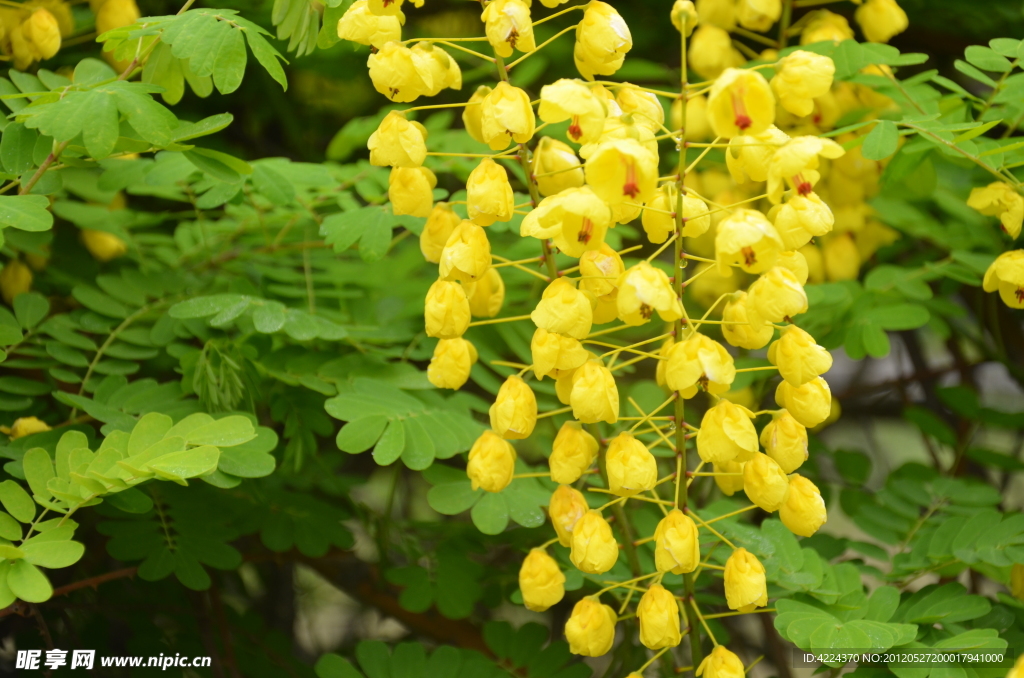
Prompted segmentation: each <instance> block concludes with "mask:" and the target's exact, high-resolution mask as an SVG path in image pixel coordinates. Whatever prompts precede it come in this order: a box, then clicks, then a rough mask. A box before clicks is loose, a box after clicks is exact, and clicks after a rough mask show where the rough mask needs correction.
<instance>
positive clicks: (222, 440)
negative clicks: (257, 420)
mask: <svg viewBox="0 0 1024 678" xmlns="http://www.w3.org/2000/svg"><path fill="white" fill-rule="evenodd" d="M255 437H256V430H255V429H254V428H253V425H252V422H251V421H250V420H249V418H248V417H243V416H241V415H235V416H232V417H224V418H223V419H218V420H216V421H214V422H211V423H209V424H206V425H205V426H201V427H199V428H196V429H194V430H193V431H191V432H190V433H189V434H188V435H186V436H185V440H186V441H187V442H188V443H189V444H190V445H216V446H218V447H231V446H233V445H241V444H242V443H244V442H247V441H249V440H252V439H253V438H255Z"/></svg>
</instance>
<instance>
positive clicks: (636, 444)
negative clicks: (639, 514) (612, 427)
mask: <svg viewBox="0 0 1024 678" xmlns="http://www.w3.org/2000/svg"><path fill="white" fill-rule="evenodd" d="M605 463H606V466H607V472H608V489H609V490H611V491H612V492H614V493H615V494H618V495H621V496H632V495H634V494H638V493H640V492H646V491H647V490H650V489H653V488H654V485H655V483H657V482H658V462H657V461H655V459H654V455H653V454H651V452H650V450H648V449H647V446H646V445H644V444H643V443H642V442H640V441H639V440H637V439H636V438H634V437H633V434H631V433H627V432H622V433H620V434H619V435H617V436H615V438H613V439H612V441H611V443H609V444H608V451H607V453H606V460H605Z"/></svg>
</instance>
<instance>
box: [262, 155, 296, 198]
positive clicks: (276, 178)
mask: <svg viewBox="0 0 1024 678" xmlns="http://www.w3.org/2000/svg"><path fill="white" fill-rule="evenodd" d="M252 175H253V176H252V183H253V185H254V186H255V187H256V190H258V191H259V192H260V193H262V194H263V195H264V196H266V198H267V199H268V200H270V202H272V203H274V204H275V205H290V204H291V203H292V202H293V201H294V200H295V187H294V186H292V184H291V182H289V181H288V180H287V179H285V178H284V177H283V176H282V175H281V173H280V172H278V171H277V170H274V169H273V168H271V167H269V166H267V165H266V164H259V165H257V166H256V168H255V170H254V171H253V173H252Z"/></svg>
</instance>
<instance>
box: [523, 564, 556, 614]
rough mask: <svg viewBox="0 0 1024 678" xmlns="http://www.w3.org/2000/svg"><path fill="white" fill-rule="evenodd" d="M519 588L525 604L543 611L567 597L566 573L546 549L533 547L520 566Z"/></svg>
mask: <svg viewBox="0 0 1024 678" xmlns="http://www.w3.org/2000/svg"><path fill="white" fill-rule="evenodd" d="M519 590H520V591H522V592H523V605H525V606H526V609H528V610H533V611H534V612H543V611H544V610H546V609H548V608H549V607H551V606H552V605H555V604H557V603H558V602H560V601H561V600H562V598H564V597H565V575H564V574H562V570H561V568H559V567H558V563H556V562H555V559H554V558H552V557H551V556H549V555H548V553H547V551H545V550H544V549H531V550H530V553H529V555H527V556H526V558H525V559H524V560H523V564H522V566H521V567H520V568H519Z"/></svg>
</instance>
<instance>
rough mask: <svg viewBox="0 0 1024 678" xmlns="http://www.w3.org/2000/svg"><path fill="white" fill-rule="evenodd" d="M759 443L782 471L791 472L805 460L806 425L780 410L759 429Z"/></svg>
mask: <svg viewBox="0 0 1024 678" xmlns="http://www.w3.org/2000/svg"><path fill="white" fill-rule="evenodd" d="M761 445H763V446H764V451H765V452H766V453H767V454H768V456H769V457H771V458H772V459H774V460H775V461H776V462H778V464H779V467H780V468H781V469H782V471H783V473H792V472H793V471H795V470H797V469H798V468H800V466H801V465H802V464H803V463H804V462H805V461H807V427H805V426H804V425H803V424H801V423H800V422H798V421H797V420H796V419H794V418H793V415H792V414H790V413H789V412H788V411H786V410H782V412H781V413H779V414H777V415H776V416H775V417H774V418H773V419H772V420H771V422H769V424H768V425H767V426H765V427H764V430H762V431H761Z"/></svg>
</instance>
